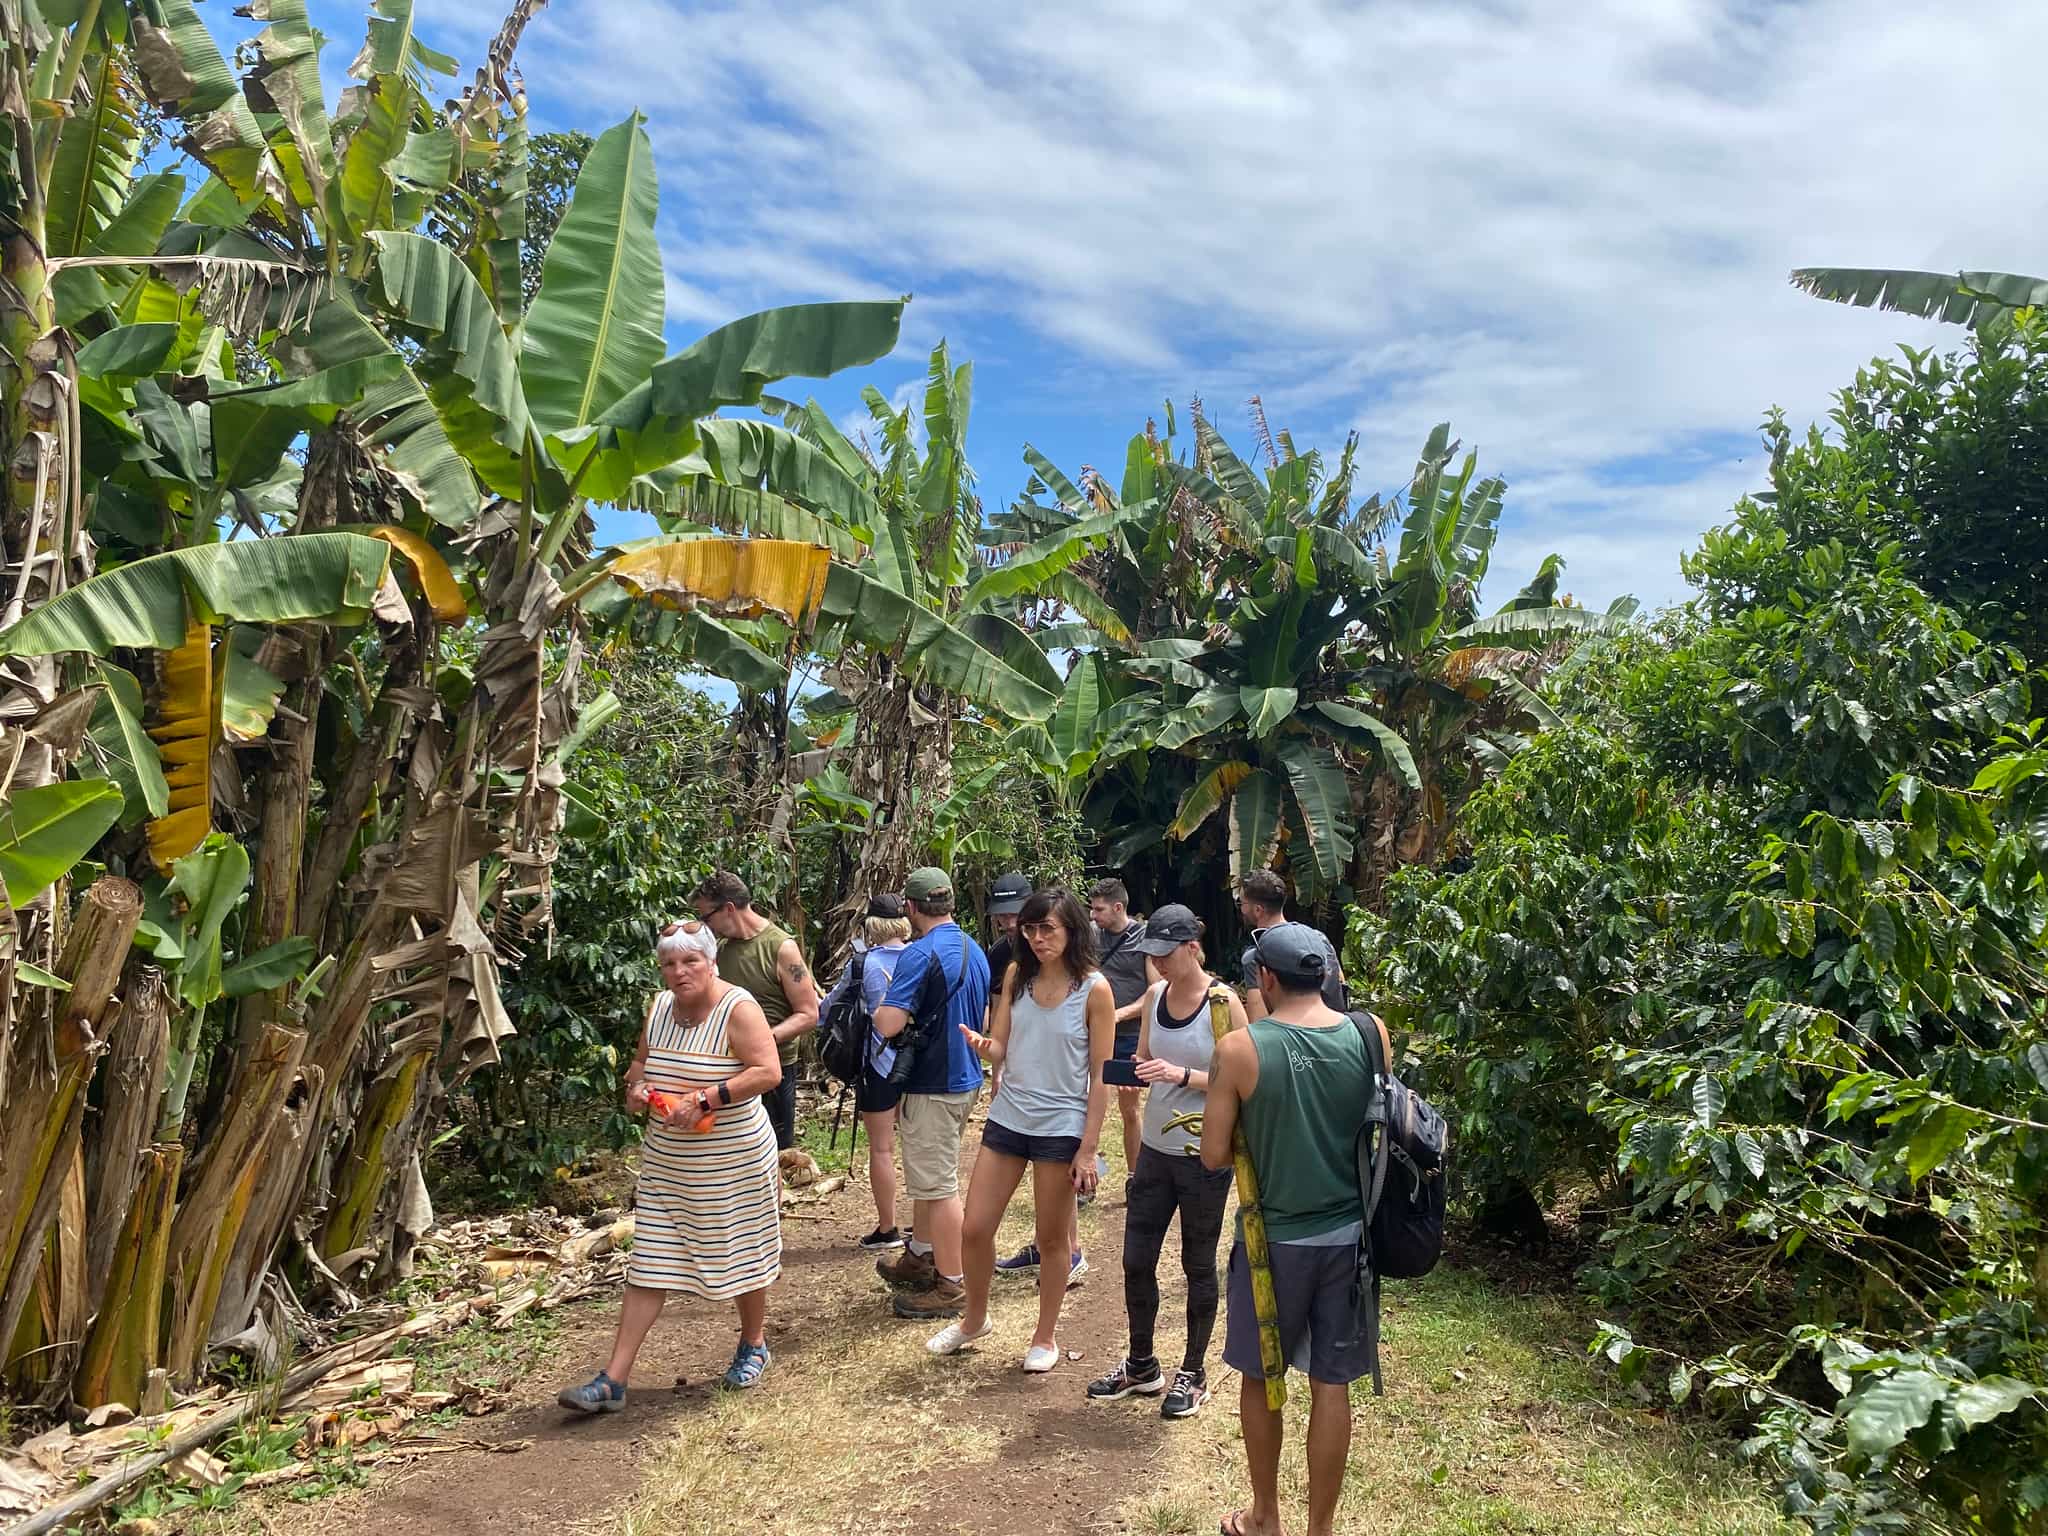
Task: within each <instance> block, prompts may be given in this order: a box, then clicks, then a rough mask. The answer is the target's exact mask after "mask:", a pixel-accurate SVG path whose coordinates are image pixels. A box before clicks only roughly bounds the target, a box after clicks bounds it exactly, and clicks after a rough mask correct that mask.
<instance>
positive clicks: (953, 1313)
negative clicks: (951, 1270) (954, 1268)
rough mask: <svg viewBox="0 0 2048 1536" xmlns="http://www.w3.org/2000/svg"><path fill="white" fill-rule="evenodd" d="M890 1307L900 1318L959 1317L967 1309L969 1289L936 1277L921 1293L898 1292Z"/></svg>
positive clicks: (940, 1276) (955, 1281)
mask: <svg viewBox="0 0 2048 1536" xmlns="http://www.w3.org/2000/svg"><path fill="white" fill-rule="evenodd" d="M890 1306H891V1307H892V1309H893V1310H894V1311H895V1313H896V1315H897V1316H898V1317H909V1318H920V1319H922V1318H934V1317H958V1316H959V1315H960V1314H961V1313H962V1312H964V1311H965V1310H966V1309H967V1287H966V1286H964V1285H962V1284H961V1283H960V1282H959V1281H958V1280H948V1279H946V1277H945V1276H943V1275H935V1276H933V1278H932V1283H931V1284H930V1285H928V1286H926V1287H925V1288H924V1289H923V1290H921V1291H898V1292H897V1293H896V1297H895V1299H894V1301H892V1302H891V1303H890Z"/></svg>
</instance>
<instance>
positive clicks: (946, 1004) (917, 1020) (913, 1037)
mask: <svg viewBox="0 0 2048 1536" xmlns="http://www.w3.org/2000/svg"><path fill="white" fill-rule="evenodd" d="M955 931H956V932H958V933H959V935H960V974H959V976H958V977H957V978H955V980H954V982H953V984H952V985H951V986H947V985H946V968H945V967H944V966H943V965H941V964H939V952H938V947H937V946H936V945H934V946H933V948H932V959H931V964H929V965H927V966H926V967H925V968H924V975H923V977H922V978H920V979H919V981H918V994H917V1010H916V1011H915V1012H914V1013H912V1014H911V1016H910V1022H909V1023H908V1024H906V1025H905V1026H904V1028H903V1033H902V1034H900V1035H898V1036H897V1037H896V1062H895V1065H893V1066H892V1067H890V1069H889V1081H890V1082H891V1083H895V1084H901V1083H904V1082H907V1081H909V1078H910V1073H911V1070H912V1069H913V1068H914V1067H916V1065H917V1059H918V1057H920V1056H922V1055H923V1054H924V1053H925V1052H926V1051H928V1050H930V1049H931V1048H932V1047H933V1046H934V1045H943V1043H944V1040H945V1032H946V1030H947V1029H949V1028H951V1026H950V1025H949V1024H948V1023H947V1022H946V1014H947V1012H948V1011H949V1010H950V1009H951V1008H952V1006H953V995H954V994H955V993H957V992H958V991H959V990H960V989H961V988H962V987H963V986H965V985H966V984H967V930H966V929H964V928H961V927H959V926H958V925H957V924H956V925H955Z"/></svg>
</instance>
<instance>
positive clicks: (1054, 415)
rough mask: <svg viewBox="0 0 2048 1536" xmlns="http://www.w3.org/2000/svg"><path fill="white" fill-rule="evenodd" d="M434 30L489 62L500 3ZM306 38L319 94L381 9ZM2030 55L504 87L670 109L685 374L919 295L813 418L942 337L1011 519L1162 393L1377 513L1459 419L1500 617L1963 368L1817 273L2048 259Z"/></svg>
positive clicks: (1280, 37)
mask: <svg viewBox="0 0 2048 1536" xmlns="http://www.w3.org/2000/svg"><path fill="white" fill-rule="evenodd" d="M418 4H419V15H420V25H421V28H422V31H423V33H424V34H425V35H426V36H427V38H428V39H429V41H431V42H433V43H434V44H435V45H436V46H438V47H441V48H443V49H445V50H447V51H449V52H452V53H454V54H456V55H457V56H458V57H459V58H460V59H461V60H462V62H463V64H464V65H465V67H466V69H467V68H473V67H474V64H475V62H476V60H477V59H478V57H479V56H480V55H481V53H482V49H483V44H484V42H485V41H486V40H487V39H488V37H489V36H490V34H491V33H492V32H493V31H495V29H496V27H497V25H498V21H499V19H500V15H501V12H502V7H501V5H499V4H498V3H495V0H493V3H490V4H480V3H476V0H418ZM209 11H210V12H214V13H216V14H213V15H212V16H211V17H210V19H211V20H212V21H213V23H214V25H215V26H216V27H217V28H220V29H222V31H223V32H224V33H229V34H232V29H233V28H234V27H236V26H237V25H239V24H237V23H234V22H232V21H230V19H229V18H228V17H227V16H226V15H225V6H224V5H222V4H221V0H213V4H212V5H210V6H209ZM316 19H318V20H319V21H320V22H321V24H322V25H323V26H325V27H326V28H327V29H328V30H329V31H330V33H331V40H330V42H329V44H328V48H327V52H326V54H325V56H324V60H323V62H324V63H325V65H326V68H327V72H328V74H329V76H330V78H334V77H336V76H338V75H339V74H340V72H341V71H342V70H343V69H345V68H346V66H347V63H348V61H349V59H350V58H351V57H352V56H353V54H354V52H355V49H356V47H357V45H358V43H359V41H360V35H361V28H360V19H359V15H358V13H357V12H356V11H355V10H354V9H353V8H352V7H345V6H338V5H332V4H328V3H326V0H321V3H319V4H318V5H316ZM2044 44H2048V6H2042V5H2040V4H2038V3H2036V0H1980V3H1978V4H1976V5H1972V6H1969V7H1960V6H1957V7H1948V6H1928V5H1925V4H1902V3H1891V0H1853V3H1851V0H1809V3H1803V4H1764V3H1755V0H1752V3H1745V4H1689V3H1680V0H1626V3H1623V0H1587V3H1580V4H1575V5H1572V6H1565V5H1561V4H1519V3H1514V0H1489V3H1479V4H1465V3H1456V0H1440V3H1434V4H1429V5H1420V4H1414V5H1390V4H1373V3H1358V0H1278V3H1268V4H1262V5H1257V6H1250V5H1245V6H1229V7H1223V6H1213V7H1187V6H1180V5H1172V6H1169V5H1166V4H1163V3H1160V4H1151V3H1147V4H1107V5H1105V4H1101V3H1092V4H1091V3H1083V0H1044V3H1041V4H1039V5H1036V6H1033V7H968V6H944V7H941V6H936V5H912V4H902V3H889V0H880V3H869V4H863V5H859V6H849V5H836V4H823V3H811V0H783V3H778V4H775V5H773V6H767V5H760V4H756V5H749V6H730V5H694V4H684V3H680V0H553V3H552V4H551V5H550V6H549V7H548V8H547V9H546V10H544V11H542V12H541V14H540V15H539V17H538V18H537V19H536V21H535V23H534V24H533V26H532V27H531V28H530V29H529V30H528V32H527V35H526V39H525V42H524V43H523V45H522V47H521V49H520V52H519V62H520V64H521V65H522V67H523V70H524V74H525V79H526V84H527V90H528V95H529V100H530V104H531V112H532V116H533V121H534V125H535V127H536V128H537V129H547V128H566V127H575V128H582V129H585V130H588V131H593V132H595V131H598V130H600V129H602V128H603V127H605V126H607V125H609V124H610V123H612V122H616V121H617V120H618V119H619V118H621V117H623V116H624V115H625V114H626V113H627V112H628V111H629V110H631V109H633V108H635V107H637V108H639V109H640V110H641V111H643V112H645V113H646V114H647V115H648V118H649V120H650V121H649V130H650V132H651V133H652V134H653V137H654V141H655V146H656V152H657V157H658V159H659V162H660V164H661V166H662V219H661V223H662V237H663V244H664V251H665V255H666V265H667V268H668V310H669V320H670V326H669V329H670V333H671V336H672V339H673V340H674V342H675V343H676V344H677V345H678V346H680V345H684V344H686V343H687V342H688V341H690V340H691V339H693V338H694V337H695V336H697V335H699V334H701V333H702V332H703V331H704V330H707V329H710V328H711V327H713V326H715V325H717V324H719V323H721V322H722V321H724V320H727V319H730V318H733V317H736V316H738V315H741V314H744V313H747V312H749V311H752V310H755V309H759V308H763V307H766V306H768V305H771V304H779V303H790V302H797V301H802V300H810V299H831V298H868V297H886V296H889V295H892V294H896V293H901V292H908V293H912V294H914V295H915V296H916V298H915V302H914V303H913V304H912V305H911V306H910V309H909V311H908V314H907V318H906V323H905V328H904V339H903V344H902V346H901V347H900V348H899V350H898V351H897V352H896V354H895V355H893V356H892V357H891V358H889V359H886V360H884V361H883V362H882V363H879V364H877V365H875V366H874V367H872V368H870V369H867V370H864V371H863V372H862V374H861V375H859V376H858V377H857V378H852V379H849V378H845V377H842V378H841V379H840V380H835V381H832V382H830V383H826V384H821V385H818V386H816V387H815V388H816V393H817V394H818V395H819V397H820V398H821V399H822V400H824V401H825V402H826V403H827V404H828V405H830V406H832V408H833V409H834V410H835V413H844V412H847V411H850V410H851V409H852V408H853V407H854V405H855V393H856V391H857V389H858V387H859V384H860V383H862V382H869V383H873V384H874V385H876V387H878V388H880V389H881V390H882V391H883V392H884V393H885V394H890V395H898V394H899V392H905V391H910V390H914V389H915V388H917V387H918V385H919V384H920V383H921V380H922V377H923V370H924V361H925V354H926V352H927V351H928V350H929V348H930V346H931V344H932V343H933V342H934V341H936V340H937V339H938V338H940V337H941V336H943V337H945V338H946V339H947V340H948V341H949V342H950V344H951V346H952V348H953V352H954V356H955V359H956V360H958V359H960V358H963V357H964V358H971V359H972V360H973V362H974V364H975V399H974V418H973V432H972V437H971V456H972V459H973V462H974V465H975V468H976V470H977V471H978V473H979V476H980V481H981V491H982V494H983V496H984V498H985V499H987V500H988V501H990V502H991V503H993V504H1001V503H1004V502H1007V501H1008V500H1010V499H1011V498H1012V497H1014V496H1015V495H1016V493H1017V492H1018V491H1019V490H1020V489H1021V487H1022V485H1023V483H1024V479H1025V475H1026V471H1025V469H1024V466H1023V463H1022V461H1021V459H1020V457H1019V449H1020V447H1021V445H1022V444H1023V443H1024V442H1026V441H1030V442H1032V443H1034V444H1035V445H1037V446H1038V447H1039V448H1040V449H1041V450H1043V451H1044V452H1045V453H1046V454H1048V455H1049V456H1050V457H1051V458H1052V460H1053V461H1054V462H1055V463H1057V464H1059V465H1061V466H1062V467H1063V468H1065V469H1067V470H1068V471H1069V472H1072V471H1073V470H1076V469H1078V468H1079V467H1080V466H1081V465H1083V464H1094V465H1097V466H1100V467H1103V468H1104V469H1106V470H1110V471H1111V472H1112V473H1113V472H1114V469H1115V467H1116V466H1117V465H1119V464H1120V463H1121V458H1122V452H1123V448H1122V445H1123V444H1124V442H1125V441H1126V440H1127V439H1128V437H1129V436H1130V434H1131V433H1132V432H1133V431H1136V430H1138V429H1139V428H1140V427H1142V425H1143V424H1144V421H1145V418H1146V416H1147V415H1148V414H1155V413H1157V412H1158V411H1159V402H1160V400H1161V399H1162V398H1163V397H1165V396H1168V395H1170V396H1172V398H1173V399H1174V400H1175V401H1176V403H1177V404H1178V405H1181V406H1185V403H1186V402H1187V400H1188V398H1189V397H1190V396H1191V395H1194V394H1199V395H1201V396H1202V398H1203V399H1204V401H1205V402H1206V404H1207V407H1208V410H1209V413H1210V415H1211V416H1212V418H1213V419H1214V420H1216V421H1217V423H1218V424H1219V425H1220V426H1221V427H1222V428H1223V430H1224V432H1225V435H1226V436H1227V437H1229V438H1230V439H1231V441H1232V442H1233V443H1234V444H1236V445H1237V446H1238V447H1239V448H1240V450H1241V451H1245V452H1247V453H1249V449H1250V433H1249V429H1248V427H1247V425H1246V410H1245V401H1246V400H1247V398H1248V397H1250V396H1252V395H1254V394H1257V395H1259V396H1260V397H1262V398H1263V400H1264V401H1265V404H1266V407H1267V410H1268V412H1269V414H1270V416H1271V418H1272V420H1273V422H1274V424H1275V426H1276V427H1277V426H1286V427H1289V428H1290V429H1291V430H1292V431H1293V433H1294V436H1295V440H1296V442H1297V443H1298V444H1300V445H1302V446H1304V447H1306V446H1308V445H1310V444H1315V445H1319V446H1323V447H1325V448H1327V449H1332V450H1334V449H1335V448H1336V447H1337V446H1338V445H1339V444H1341V442H1342V440H1343V437H1344V434H1345V433H1346V432H1347V431H1351V430H1357V431H1358V432H1360V433H1361V434H1362V437H1363V447H1362V455H1363V463H1364V464H1365V466H1366V469H1367V474H1366V480H1367V482H1368V483H1370V484H1376V485H1381V486H1386V487H1394V486H1398V485H1399V484H1400V483H1401V482H1402V481H1403V480H1404V479H1405V477H1406V474H1407V471H1408V469H1409V467H1410V466H1411V465H1412V463H1413V458H1414V454H1415V450H1416V449H1417V447H1419V445H1420V444H1421V442H1422V440H1423V438H1424V437H1425V435H1426V434H1427V433H1428V431H1429V429H1430V427H1431V426H1432V424H1433V423H1435V422H1437V421H1439V420H1445V419H1448V420H1449V421H1450V422H1451V423H1452V427H1453V430H1454V432H1455V433H1456V434H1457V435H1458V436H1459V438H1460V439H1461V440H1462V441H1463V442H1464V443H1465V444H1466V445H1467V446H1468V447H1473V448H1476V449H1477V450H1478V451H1479V454H1480V463H1481V468H1482V470H1483V471H1489V472H1499V473H1502V474H1504V475H1505V476H1507V478H1508V497H1507V511H1506V513H1505V515H1504V517H1503V521H1502V537H1501V542H1500V545H1499V548H1498V550H1497V551H1496V555H1495V559H1494V566H1493V574H1492V578H1491V580H1490V582H1489V593H1490V595H1491V596H1492V598H1493V599H1494V601H1496V602H1498V601H1503V600H1505V599H1506V597H1507V596H1509V595H1510V594H1511V593H1512V592H1513V590H1514V588H1515V587H1516V586H1517V585H1519V584H1520V582H1521V581H1522V579H1523V578H1524V577H1525V576H1526V575H1527V573H1528V572H1529V571H1531V570H1532V569H1533V568H1534V566H1535V565H1536V563H1537V561H1538V560H1539V559H1540V558H1541V557H1542V555H1543V554H1544V553H1546V552H1548V551H1551V550H1556V551H1559V552H1561V553H1563V554H1564V555H1565V557H1566V559H1567V562H1568V563H1567V580H1566V583H1565V585H1566V587H1567V589H1569V590H1572V591H1574V592H1575V593H1576V594H1577V595H1578V596H1579V597H1580V598H1581V599H1582V600H1585V601H1589V602H1595V603H1605V602H1606V601H1607V600H1608V599H1609V598H1611V597H1613V596H1615V595H1617V594H1619V593H1622V592H1632V593H1634V594H1636V595H1637V596H1639V597H1641V598H1642V599H1644V600H1645V602H1646V603H1649V604H1652V605H1654V604H1658V603H1663V602H1669V601H1674V600H1677V599H1679V598H1680V597H1682V596H1683V595H1684V586H1683V581H1682V579H1681V577H1680V576H1679V573H1678V556H1679V554H1680V552H1681V551H1683V550H1684V549H1686V548H1688V547H1690V546H1691V545H1692V544H1693V543H1694V542H1695V541H1696V540H1697V537H1698V535H1699V533H1700V531H1701V530H1702V529H1704V528H1706V527H1707V526H1709V525H1711V524H1712V523H1715V522H1717V521H1720V520H1722V519H1724V518H1725V516H1726V513H1727V509H1728V508H1729V506H1730V505H1731V504H1732V502H1733V501H1734V499H1735V498H1736V497H1737V496H1738V495H1739V494H1741V492H1742V491H1744V490H1745V489H1749V488H1752V487H1754V486H1755V485H1756V484H1757V483H1758V480H1759V477H1760V475H1761V472H1762V467H1763V457H1762V455H1761V454H1760V453H1759V452H1758V451H1757V447H1756V435H1755V427H1756V424H1757V422H1758V421H1759V420H1760V419H1761V418H1762V416H1763V414H1764V411H1765V410H1766V408H1768V407H1769V406H1771V405H1773V404H1778V405H1782V406H1784V407H1785V408H1786V409H1787V411H1788V412H1789V413H1790V414H1791V416H1792V418H1793V420H1794V421H1795V422H1801V423H1803V422H1805V421H1808V420H1812V419H1816V418H1817V417H1819V416H1821V415H1822V414H1823V413H1824V412H1825V411H1826V409H1827V405H1828V399H1829V395H1830V394H1831V392H1832V391H1833V390H1834V389H1836V388H1838V387H1840V385H1842V384H1843V383H1845V382H1846V381H1847V380H1848V379H1849V377H1850V376H1851V375H1852V374H1853V372H1854V370H1855V368H1856V367H1857V365H1858V364H1859V363H1860V362H1862V361H1863V360H1865V359H1867V358H1869V357H1870V356H1872V355H1873V354H1875V353H1877V352H1880V351H1884V350H1886V349H1888V348H1890V347H1892V346H1894V345H1896V344H1898V343H1901V342H1908V343H1912V344H1915V345H1926V344H1928V343H1929V342H1933V341H1942V342H1948V343H1953V342H1954V341H1956V340H1958V339H1960V333H1957V332H1953V331H1942V330H1939V329H1937V328H1935V327H1931V326H1927V325H1924V324H1919V323H1915V322H1909V321H1905V320H1903V319H1901V318H1900V317H1897V316H1891V315H1874V314H1872V313H1869V312H1867V311H1851V310H1847V309H1842V308H1839V307H1837V306H1833V305H1826V304H1821V303H1819V302H1817V301H1815V300H1811V299H1807V298H1804V297H1803V296H1801V295H1799V294H1797V293H1796V292H1794V291H1793V290H1792V289H1791V288H1790V287H1789V286H1788V285H1787V283H1786V280H1785V274H1786V272H1787V271H1788V270H1789V269H1790V268H1792V267H1794V266H1798V265H1803V264H1820V263H1832V264H1843V265H1870V266H1910V267H1930V268H1936V269H1943V270H1953V269H1956V268H1959V267H1965V266H1967V267H1987V268H2002V269H2008V270H2018V271H2034V272H2039V271H2042V270H2044V269H2048V205H2044V197H2048V194H2044V191H2043V185H2042V182H2041V178H2040V175H2039V170H2040V149H2039V145H2040V133H2039V90H2040V87H2039V82H2038V78H2037V68H2038V60H2039V59H2040V57H2042V54H2043V45H2044ZM787 391H788V392H790V393H793V394H797V395H801V394H802V393H804V392H805V386H804V385H802V384H800V383H792V384H791V385H790V386H788V387H787ZM904 397H905V398H907V397H908V396H907V395H905V396H904Z"/></svg>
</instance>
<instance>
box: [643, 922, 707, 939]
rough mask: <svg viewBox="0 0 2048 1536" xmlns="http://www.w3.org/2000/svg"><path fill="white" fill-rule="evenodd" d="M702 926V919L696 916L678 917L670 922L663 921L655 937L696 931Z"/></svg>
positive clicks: (663, 937) (662, 937)
mask: <svg viewBox="0 0 2048 1536" xmlns="http://www.w3.org/2000/svg"><path fill="white" fill-rule="evenodd" d="M703 927H704V920H703V919H702V918H696V917H683V918H678V919H676V921H674V922H672V923H663V924H662V925H661V931H660V932H659V933H657V934H656V935H655V937H656V938H661V939H665V938H667V937H668V936H669V935H670V934H672V933H696V932H698V931H699V930H701V929H702V928H703Z"/></svg>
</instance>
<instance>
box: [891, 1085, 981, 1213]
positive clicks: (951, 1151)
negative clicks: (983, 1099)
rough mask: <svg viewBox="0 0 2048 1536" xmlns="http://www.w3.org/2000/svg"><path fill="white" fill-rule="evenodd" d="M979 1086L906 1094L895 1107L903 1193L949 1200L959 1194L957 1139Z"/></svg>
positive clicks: (964, 1131)
mask: <svg viewBox="0 0 2048 1536" xmlns="http://www.w3.org/2000/svg"><path fill="white" fill-rule="evenodd" d="M979 1095H980V1090H979V1089H973V1088H970V1089H969V1090H968V1091H967V1092H965V1093H906V1094H904V1095H903V1098H902V1101H901V1102H900V1103H899V1104H898V1105H897V1107H896V1141H897V1144H898V1145H899V1146H901V1147H902V1148H903V1194H904V1197H905V1198H906V1199H909V1200H950V1199H952V1198H953V1197H954V1196H955V1195H957V1194H959V1193H960V1141H961V1138H962V1137H964V1136H965V1135H966V1134H967V1112H968V1111H969V1110H971V1109H973V1108H974V1101H975V1099H976V1098H977V1097H979Z"/></svg>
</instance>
